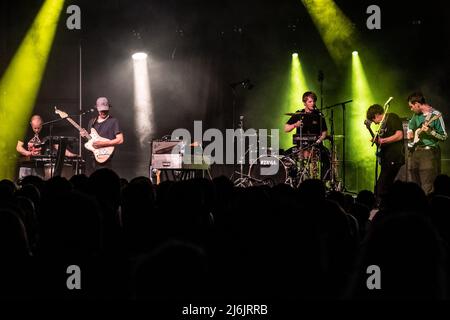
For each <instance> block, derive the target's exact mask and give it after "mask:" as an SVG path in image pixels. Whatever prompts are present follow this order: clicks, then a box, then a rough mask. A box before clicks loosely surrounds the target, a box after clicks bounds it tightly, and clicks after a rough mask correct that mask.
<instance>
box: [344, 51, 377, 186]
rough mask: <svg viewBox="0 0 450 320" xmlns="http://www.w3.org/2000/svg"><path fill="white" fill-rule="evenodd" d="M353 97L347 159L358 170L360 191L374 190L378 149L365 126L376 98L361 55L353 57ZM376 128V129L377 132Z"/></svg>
mask: <svg viewBox="0 0 450 320" xmlns="http://www.w3.org/2000/svg"><path fill="white" fill-rule="evenodd" d="M352 95H353V106H352V108H349V111H350V112H349V114H348V119H349V129H348V132H347V136H348V137H349V144H348V149H347V154H348V155H349V157H347V158H348V159H349V160H350V161H353V162H354V163H355V164H356V166H357V168H358V170H357V171H356V172H354V171H352V172H353V173H354V174H357V184H358V189H359V190H358V191H360V190H363V189H367V190H373V188H374V174H375V153H376V147H375V146H373V147H372V146H371V142H370V140H371V136H370V133H369V131H368V130H366V128H365V126H364V120H365V119H366V111H367V109H368V108H369V107H370V106H371V105H372V104H374V103H375V102H374V98H373V95H372V90H371V88H370V85H369V82H368V80H367V77H366V73H365V71H364V68H363V64H362V62H361V57H360V55H359V54H353V55H352ZM375 129H376V128H374V130H375Z"/></svg>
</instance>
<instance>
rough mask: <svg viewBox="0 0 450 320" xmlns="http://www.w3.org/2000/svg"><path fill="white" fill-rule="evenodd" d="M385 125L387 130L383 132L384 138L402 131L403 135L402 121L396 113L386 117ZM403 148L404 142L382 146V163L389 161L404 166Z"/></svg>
mask: <svg viewBox="0 0 450 320" xmlns="http://www.w3.org/2000/svg"><path fill="white" fill-rule="evenodd" d="M385 123H386V125H385V126H384V127H385V130H381V132H383V134H380V136H381V137H382V138H388V137H390V136H392V135H394V134H395V132H396V131H402V133H403V125H402V121H401V120H400V118H399V116H398V115H396V114H395V113H387V114H386V116H385ZM403 148H404V145H403V140H400V141H397V142H394V143H388V144H382V145H381V147H380V157H381V162H384V161H387V162H395V163H399V164H403V163H404V162H405V155H404V152H403Z"/></svg>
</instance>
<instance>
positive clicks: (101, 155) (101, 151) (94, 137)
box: [55, 107, 114, 163]
mask: <svg viewBox="0 0 450 320" xmlns="http://www.w3.org/2000/svg"><path fill="white" fill-rule="evenodd" d="M55 113H56V114H58V115H59V116H60V117H61V118H63V119H66V120H67V121H69V122H70V124H72V125H73V126H74V127H75V128H77V129H78V131H80V134H81V136H82V137H84V138H86V139H87V140H88V141H87V142H86V143H85V144H84V147H85V148H86V149H88V150H89V151H91V152H92V153H93V154H94V157H95V160H96V161H97V162H98V163H104V162H106V161H107V160H108V159H109V157H111V155H112V154H113V152H114V147H105V148H98V149H96V148H94V146H93V143H94V142H96V141H111V140H109V139H106V138H103V137H100V135H99V134H98V132H97V130H95V129H94V128H91V132H90V133H88V132H87V131H86V130H85V129H83V128H82V127H80V126H79V125H78V123H76V122H75V121H73V120H72V118H70V117H69V115H68V114H67V113H65V112H64V111H61V110H58V109H57V108H56V107H55Z"/></svg>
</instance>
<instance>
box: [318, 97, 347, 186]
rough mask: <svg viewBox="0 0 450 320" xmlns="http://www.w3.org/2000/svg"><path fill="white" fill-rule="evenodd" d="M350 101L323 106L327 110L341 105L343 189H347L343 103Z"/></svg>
mask: <svg viewBox="0 0 450 320" xmlns="http://www.w3.org/2000/svg"><path fill="white" fill-rule="evenodd" d="M350 102H353V100H347V101H344V102H340V103H336V104H334V105H332V106H329V107H325V108H324V109H325V110H328V109H332V108H335V107H338V106H341V107H342V131H343V138H342V149H343V153H342V163H343V165H342V185H343V191H346V190H347V189H346V186H345V174H346V170H345V160H346V159H345V140H346V134H345V131H346V128H345V125H346V123H345V105H346V104H348V103H350Z"/></svg>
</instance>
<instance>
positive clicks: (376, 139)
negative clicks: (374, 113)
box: [364, 119, 381, 162]
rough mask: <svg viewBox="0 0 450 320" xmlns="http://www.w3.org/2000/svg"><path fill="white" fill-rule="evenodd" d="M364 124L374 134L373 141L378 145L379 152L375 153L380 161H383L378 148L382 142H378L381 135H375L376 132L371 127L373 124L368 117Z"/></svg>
mask: <svg viewBox="0 0 450 320" xmlns="http://www.w3.org/2000/svg"><path fill="white" fill-rule="evenodd" d="M364 124H365V126H366V128H367V130H369V133H370V135H371V136H372V141H373V143H375V144H376V145H377V152H376V153H375V155H376V156H377V158H378V162H380V161H381V158H380V151H379V150H378V148H379V147H380V144H379V143H378V137H379V135H376V136H375V133H373V131H372V128H371V127H370V125H371V124H372V122H371V121H370V120H367V119H366V120H365V121H364Z"/></svg>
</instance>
